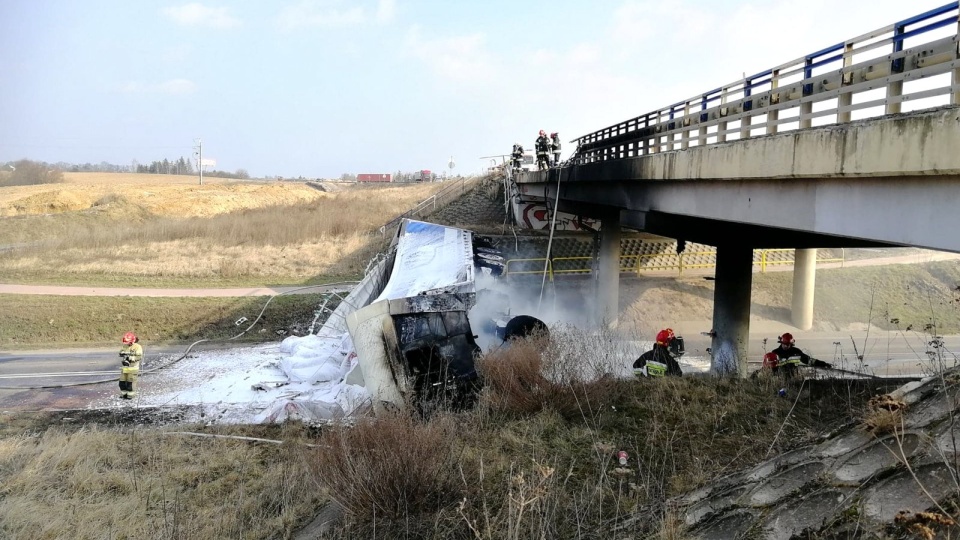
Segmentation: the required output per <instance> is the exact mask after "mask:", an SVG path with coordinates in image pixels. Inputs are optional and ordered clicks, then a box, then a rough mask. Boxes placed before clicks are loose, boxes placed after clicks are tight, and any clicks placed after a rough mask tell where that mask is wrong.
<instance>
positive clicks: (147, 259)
mask: <svg viewBox="0 0 960 540" xmlns="http://www.w3.org/2000/svg"><path fill="white" fill-rule="evenodd" d="M100 176H104V175H100ZM106 176H109V175H106ZM118 176H123V175H118ZM144 176H148V177H151V178H155V177H152V176H150V175H144ZM88 180H89V178H87V179H85V181H88ZM71 181H72V182H77V180H76V179H72V180H71ZM442 187H443V184H411V185H391V186H376V187H368V186H359V187H353V188H344V187H342V186H338V187H337V189H336V190H331V191H328V192H325V191H320V190H317V189H314V188H312V187H310V186H307V185H305V184H300V183H269V184H268V183H256V182H220V183H214V184H205V185H203V186H199V185H192V186H184V185H183V184H179V185H178V184H166V183H165V184H124V183H109V184H103V183H101V184H89V183H83V184H80V183H73V184H69V185H67V186H65V187H64V186H57V187H51V186H26V187H18V188H2V189H0V216H4V215H5V216H8V217H7V218H6V219H5V227H4V228H3V230H2V231H0V244H15V245H19V244H26V246H23V247H20V248H19V249H16V250H12V251H8V252H3V253H2V254H0V276H5V277H7V278H8V279H9V277H14V276H31V275H36V276H43V275H45V274H50V273H51V272H53V273H55V274H58V275H130V276H157V277H170V276H195V277H211V276H221V277H227V278H235V277H244V276H247V277H249V276H262V277H267V276H284V277H287V278H291V277H293V278H302V279H307V278H310V277H312V276H316V275H318V274H356V273H357V272H358V271H359V270H362V269H363V267H364V265H365V264H366V262H367V259H368V258H369V257H370V256H371V254H372V250H373V249H374V247H375V244H376V242H377V241H379V240H380V237H379V235H377V234H374V233H375V231H376V229H377V228H379V227H380V226H381V225H383V224H384V223H385V222H386V221H387V220H389V219H390V218H392V217H394V216H396V215H398V214H400V213H402V212H404V211H406V210H408V209H410V208H411V207H412V206H414V205H415V204H416V203H417V202H418V201H420V200H423V199H425V198H427V197H428V196H429V195H430V194H432V193H433V192H435V191H437V190H438V189H441V188H442ZM331 189H332V188H331ZM371 242H373V244H372V243H371ZM50 269H56V270H55V271H52V270H50Z"/></svg>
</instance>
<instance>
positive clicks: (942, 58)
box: [570, 2, 960, 164]
mask: <svg viewBox="0 0 960 540" xmlns="http://www.w3.org/2000/svg"><path fill="white" fill-rule="evenodd" d="M958 33H960V29H958V2H951V3H949V4H946V5H944V6H941V7H939V8H936V9H932V10H930V11H927V12H925V13H921V14H919V15H916V16H914V17H910V18H909V19H905V20H902V21H899V22H896V23H894V24H891V25H888V26H885V27H883V28H880V29H878V30H875V31H873V32H869V33H867V34H863V35H861V36H858V37H855V38H852V39H849V40H847V41H844V42H842V43H837V44H835V45H831V46H830V47H826V48H824V49H822V50H819V51H816V52H814V53H812V54H809V55H806V56H803V57H801V58H797V59H795V60H792V61H790V62H787V63H784V64H781V65H779V66H776V67H773V68H771V69H768V70H765V71H762V72H760V73H757V74H755V75H751V76H748V77H744V78H743V79H740V80H738V81H734V82H732V83H730V84H727V85H724V86H721V87H720V88H716V89H713V90H710V91H708V92H704V93H702V94H699V95H696V96H694V97H692V98H690V99H686V100H684V101H680V102H678V103H675V104H673V105H670V106H669V107H665V108H662V109H658V110H655V111H652V112H649V113H647V114H644V115H641V116H637V117H635V118H631V119H629V120H626V121H624V122H621V123H619V124H616V125H613V126H609V127H606V128H604V129H601V130H599V131H595V132H593V133H590V134H588V135H584V136H583V137H580V138H578V139H576V140H574V141H573V142H574V143H576V144H577V150H576V152H575V154H574V155H573V156H572V157H571V159H570V161H571V162H572V163H574V164H586V163H594V162H598V161H606V160H612V159H625V158H631V157H637V156H641V155H648V154H654V153H658V152H667V151H672V150H685V149H687V148H691V147H696V146H705V145H709V144H716V143H722V142H726V141H732V140H737V139H746V138H749V137H756V136H761V135H770V134H774V133H778V132H783V131H788V130H793V129H802V128H808V127H814V126H817V125H825V124H831V123H844V122H850V121H852V120H859V119H862V118H869V117H872V116H882V115H887V114H896V113H900V112H907V111H906V110H905V109H910V110H916V109H920V108H928V107H933V106H938V105H947V104H952V105H957V104H960V54H958V53H960V51H958ZM904 104H906V107H905V106H904ZM914 105H916V106H914Z"/></svg>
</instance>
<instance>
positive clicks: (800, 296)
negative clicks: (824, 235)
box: [790, 249, 817, 330]
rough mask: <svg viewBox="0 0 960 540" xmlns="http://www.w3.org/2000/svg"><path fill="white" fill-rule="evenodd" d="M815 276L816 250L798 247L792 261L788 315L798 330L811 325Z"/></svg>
mask: <svg viewBox="0 0 960 540" xmlns="http://www.w3.org/2000/svg"><path fill="white" fill-rule="evenodd" d="M816 277H817V250H815V249H798V250H796V254H795V255H794V263H793V302H792V304H791V306H790V316H791V319H792V320H793V325H794V326H796V327H797V328H799V329H800V330H809V329H810V328H812V327H813V289H814V283H815V281H816Z"/></svg>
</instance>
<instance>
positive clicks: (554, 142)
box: [550, 132, 560, 167]
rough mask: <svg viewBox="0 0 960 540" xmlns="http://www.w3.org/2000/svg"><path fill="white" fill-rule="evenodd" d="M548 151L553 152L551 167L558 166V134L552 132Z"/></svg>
mask: <svg viewBox="0 0 960 540" xmlns="http://www.w3.org/2000/svg"><path fill="white" fill-rule="evenodd" d="M550 150H552V151H553V166H554V167H559V166H560V134H559V133H557V132H553V133H551V134H550Z"/></svg>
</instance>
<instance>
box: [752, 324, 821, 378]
mask: <svg viewBox="0 0 960 540" xmlns="http://www.w3.org/2000/svg"><path fill="white" fill-rule="evenodd" d="M777 343H779V344H780V346H779V347H777V348H776V349H774V350H772V351H770V352H768V353H767V354H765V355H764V356H763V367H764V368H769V369H770V371H771V372H772V373H775V374H778V375H783V376H784V377H794V376H796V375H797V371H798V369H799V367H800V366H801V365H804V366H812V367H820V368H827V369H830V368H832V367H833V364H831V363H829V362H824V361H822V360H817V359H816V358H813V357H812V356H810V355H808V354H806V353H804V352H803V351H801V350H800V349H798V348H797V346H796V341H795V340H794V339H793V334H791V333H789V332H787V333H785V334H783V335H782V336H780V337H779V338H778V339H777Z"/></svg>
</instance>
